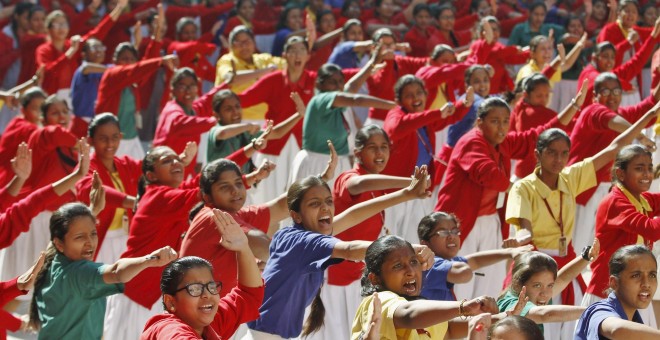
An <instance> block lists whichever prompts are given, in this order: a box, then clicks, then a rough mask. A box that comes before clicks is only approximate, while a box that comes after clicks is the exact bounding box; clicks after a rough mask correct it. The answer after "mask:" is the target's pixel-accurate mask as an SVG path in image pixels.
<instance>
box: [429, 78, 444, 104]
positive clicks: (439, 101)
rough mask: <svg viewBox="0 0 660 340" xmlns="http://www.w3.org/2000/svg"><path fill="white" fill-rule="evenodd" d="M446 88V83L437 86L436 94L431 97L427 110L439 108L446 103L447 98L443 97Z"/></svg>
mask: <svg viewBox="0 0 660 340" xmlns="http://www.w3.org/2000/svg"><path fill="white" fill-rule="evenodd" d="M446 88H447V83H442V84H441V85H440V86H438V94H437V95H436V96H435V99H433V103H431V106H429V110H440V109H441V108H442V106H444V105H445V104H447V98H446V97H445V89H446Z"/></svg>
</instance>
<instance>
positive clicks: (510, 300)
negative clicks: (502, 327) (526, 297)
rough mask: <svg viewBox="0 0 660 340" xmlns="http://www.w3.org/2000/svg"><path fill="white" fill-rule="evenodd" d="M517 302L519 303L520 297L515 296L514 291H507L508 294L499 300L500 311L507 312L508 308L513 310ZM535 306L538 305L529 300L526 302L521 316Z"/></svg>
mask: <svg viewBox="0 0 660 340" xmlns="http://www.w3.org/2000/svg"><path fill="white" fill-rule="evenodd" d="M517 303H518V297H517V296H513V295H512V293H511V292H510V291H509V292H507V293H506V295H504V297H502V298H501V299H499V300H497V307H498V308H499V310H500V312H506V311H508V310H512V309H513V307H515V306H516V304H517ZM533 307H536V305H535V304H533V303H531V302H527V303H526V304H525V307H523V310H522V312H520V316H525V315H527V313H529V310H530V309H532V308H533Z"/></svg>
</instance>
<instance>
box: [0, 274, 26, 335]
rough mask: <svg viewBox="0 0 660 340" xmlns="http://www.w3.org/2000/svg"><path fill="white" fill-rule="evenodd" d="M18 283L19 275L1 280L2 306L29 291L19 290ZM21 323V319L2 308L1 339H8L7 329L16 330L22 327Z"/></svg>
mask: <svg viewBox="0 0 660 340" xmlns="http://www.w3.org/2000/svg"><path fill="white" fill-rule="evenodd" d="M17 283H18V277H16V278H14V279H11V280H9V281H6V282H0V307H4V305H6V304H7V303H8V302H10V301H11V300H13V299H14V298H16V297H17V296H20V295H23V294H25V293H27V291H25V290H19V289H18V284H17ZM21 324H22V322H21V319H19V318H17V317H15V316H14V315H12V314H11V313H9V312H7V311H5V310H4V309H0V340H5V339H7V331H10V332H16V331H18V330H19V329H21Z"/></svg>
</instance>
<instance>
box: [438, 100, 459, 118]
mask: <svg viewBox="0 0 660 340" xmlns="http://www.w3.org/2000/svg"><path fill="white" fill-rule="evenodd" d="M454 112H456V107H454V104H452V103H451V102H447V103H445V105H443V106H442V107H441V108H440V115H441V116H442V118H443V119H445V118H447V117H449V116H451V115H453V114H454Z"/></svg>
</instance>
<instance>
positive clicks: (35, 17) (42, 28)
mask: <svg viewBox="0 0 660 340" xmlns="http://www.w3.org/2000/svg"><path fill="white" fill-rule="evenodd" d="M30 30H31V31H32V32H34V33H39V34H43V33H46V12H44V11H36V12H34V13H32V16H31V17H30Z"/></svg>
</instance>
